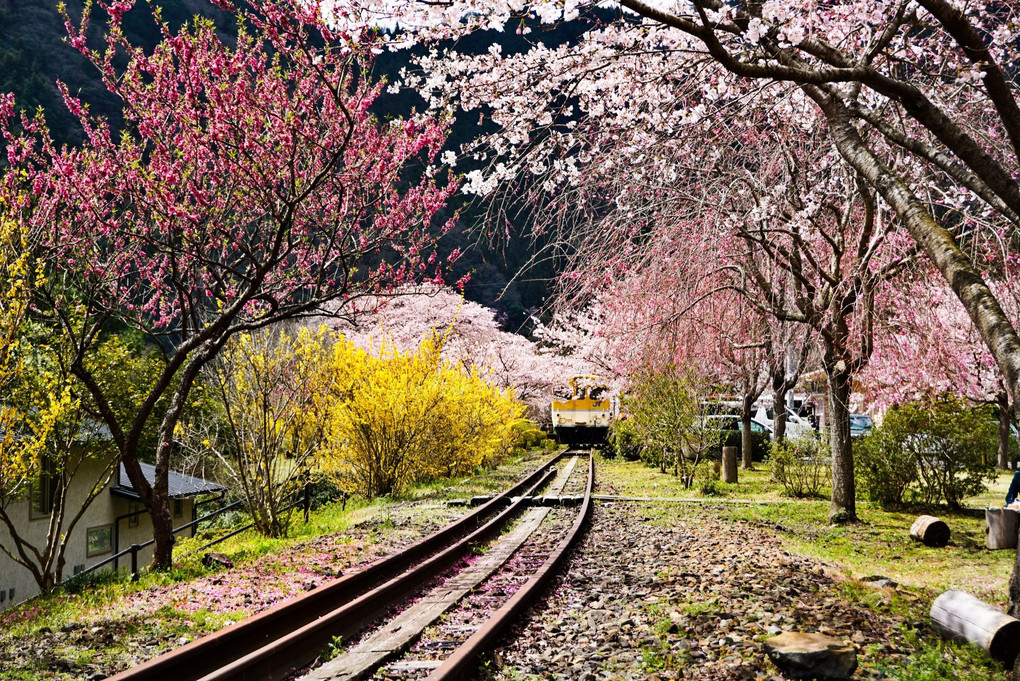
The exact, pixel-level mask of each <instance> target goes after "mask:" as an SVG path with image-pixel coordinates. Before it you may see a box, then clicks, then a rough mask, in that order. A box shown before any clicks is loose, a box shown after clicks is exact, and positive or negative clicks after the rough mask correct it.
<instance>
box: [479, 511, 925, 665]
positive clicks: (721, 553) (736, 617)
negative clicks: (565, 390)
mask: <svg viewBox="0 0 1020 681" xmlns="http://www.w3.org/2000/svg"><path fill="white" fill-rule="evenodd" d="M692 513H695V514H696V513H697V511H691V510H690V508H689V507H687V509H686V510H681V508H680V507H679V506H672V507H670V506H668V505H663V504H657V505H656V507H655V509H651V508H650V507H649V506H648V505H644V504H622V503H621V504H614V503H602V504H600V505H599V506H598V507H597V508H596V510H595V517H594V523H593V527H592V529H591V530H590V531H589V533H588V535H587V537H586V538H585V540H584V542H583V544H582V546H581V547H580V548H579V550H578V551H577V553H576V554H575V555H574V556H573V557H572V559H571V561H570V569H569V571H568V573H567V575H566V576H565V577H561V578H559V580H558V581H557V583H556V585H555V586H554V588H553V590H552V591H551V592H550V594H549V595H548V596H547V597H546V598H545V599H543V600H542V601H541V602H540V603H539V604H538V605H537V606H536V607H535V608H533V609H532V611H531V614H530V615H529V619H528V620H527V622H525V623H523V624H522V625H521V626H520V627H518V629H517V631H516V632H515V637H514V639H513V640H511V641H509V642H508V643H506V644H505V646H504V647H503V648H501V649H499V650H498V651H497V652H496V653H495V655H494V659H493V660H492V661H491V662H490V665H489V668H490V669H492V668H495V669H496V671H495V672H489V677H490V678H493V679H500V680H503V679H506V680H508V681H509V680H511V679H522V678H542V679H572V680H575V679H577V680H581V681H590V680H593V679H679V678H683V679H769V680H772V679H783V678H784V677H783V676H782V675H781V674H780V673H779V671H778V670H777V669H776V668H775V667H774V666H772V664H771V663H770V662H768V661H767V660H766V656H765V654H764V652H763V650H762V641H763V640H764V639H765V638H767V637H769V636H773V635H776V634H779V633H782V632H784V631H802V632H818V633H823V634H828V635H830V636H834V637H837V638H841V639H845V640H846V641H848V642H850V643H851V644H852V645H853V646H854V647H855V648H856V650H857V652H858V655H859V656H860V659H861V668H862V670H861V671H858V676H860V677H861V678H867V677H869V676H870V677H874V678H881V674H880V672H877V671H875V670H873V669H872V670H871V671H868V668H869V666H871V665H869V661H872V660H873V658H874V657H875V656H876V655H881V657H882V661H883V664H886V665H890V664H891V665H896V663H897V661H898V660H900V659H901V658H902V653H901V652H900V651H901V649H902V647H903V645H904V644H903V641H902V637H903V634H902V631H903V629H902V628H901V625H902V624H904V622H903V621H902V620H900V619H898V618H896V617H893V616H887V615H880V614H876V613H875V612H874V611H873V610H871V609H869V608H868V607H866V606H865V605H863V604H858V603H852V602H848V599H847V598H846V597H845V596H843V595H841V593H840V583H841V582H840V581H839V580H838V579H837V578H835V577H834V576H832V575H830V573H829V571H828V570H827V569H826V568H825V567H824V566H822V565H821V564H818V563H816V562H814V561H811V560H809V559H806V558H803V557H799V556H796V555H793V554H791V553H789V552H788V551H785V550H784V549H783V548H782V546H781V545H780V543H779V541H778V539H777V538H776V537H775V536H774V535H772V534H771V533H770V532H768V530H765V529H761V528H757V527H752V526H750V525H749V524H747V523H745V522H740V521H735V522H731V521H724V520H720V519H718V518H716V517H714V516H713V514H711V513H705V514H703V515H692ZM671 516H675V519H674V517H671ZM906 624H907V625H908V626H909V625H910V623H906ZM914 624H915V625H918V626H923V625H921V623H919V622H918V623H914Z"/></svg>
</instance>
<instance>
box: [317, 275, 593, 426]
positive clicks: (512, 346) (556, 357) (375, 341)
mask: <svg viewBox="0 0 1020 681" xmlns="http://www.w3.org/2000/svg"><path fill="white" fill-rule="evenodd" d="M360 305H361V309H363V310H364V312H365V313H364V314H362V315H359V316H358V317H356V318H355V319H353V320H344V319H338V320H336V321H334V322H332V327H333V328H334V329H335V330H337V331H339V332H341V333H343V334H344V336H345V337H346V338H347V339H348V340H349V341H351V342H352V343H354V344H355V345H357V346H359V347H361V348H363V349H365V350H368V351H370V352H374V353H378V352H379V350H380V348H382V347H383V346H391V347H392V348H393V349H394V350H396V351H398V352H409V351H412V350H415V349H416V348H417V347H418V346H419V345H420V344H421V342H422V340H423V339H425V338H427V337H428V336H430V335H431V334H432V333H433V332H437V333H439V334H440V336H441V337H442V338H443V343H442V353H443V359H444V360H445V361H447V362H453V363H457V364H459V365H461V366H462V367H463V368H464V369H465V370H467V371H470V370H472V369H477V370H478V371H480V372H481V375H482V376H483V377H484V378H485V379H486V380H487V381H488V382H489V383H491V384H492V385H494V386H495V387H497V388H500V389H512V390H514V392H515V393H516V395H517V397H518V399H520V400H521V401H522V402H524V403H525V404H527V405H528V407H529V416H530V417H531V418H533V419H535V420H538V421H547V420H548V418H549V413H548V412H549V400H550V398H551V395H552V391H553V389H554V388H556V387H558V386H562V385H566V383H567V380H568V379H569V378H570V377H571V376H573V375H577V374H589V373H592V372H593V371H594V370H596V367H593V366H592V364H591V363H590V362H588V361H586V360H585V358H584V357H583V355H582V353H581V352H580V351H578V349H577V348H573V347H567V348H564V347H562V346H560V345H557V344H555V343H554V342H546V343H543V344H540V343H536V342H534V341H531V340H529V339H527V338H525V337H524V336H522V335H520V334H517V333H511V332H509V331H505V330H503V329H502V328H500V324H499V321H498V320H497V316H496V311H495V310H492V309H490V308H487V307H485V306H483V305H480V304H478V303H475V302H472V301H468V300H465V299H464V298H463V297H462V296H461V295H460V294H458V293H457V292H455V291H453V290H451V289H449V288H442V287H438V286H435V285H426V286H423V287H415V288H405V289H403V290H402V291H401V295H398V296H395V297H392V298H387V299H384V300H380V299H366V300H364V301H362V302H361V303H360ZM561 332H563V330H561Z"/></svg>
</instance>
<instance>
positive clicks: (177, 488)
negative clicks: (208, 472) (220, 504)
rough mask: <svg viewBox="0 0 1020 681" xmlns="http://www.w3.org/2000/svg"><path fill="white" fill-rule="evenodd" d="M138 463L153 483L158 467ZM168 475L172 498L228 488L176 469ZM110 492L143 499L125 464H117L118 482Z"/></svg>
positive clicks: (195, 495) (146, 478) (150, 482)
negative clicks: (129, 476)
mask: <svg viewBox="0 0 1020 681" xmlns="http://www.w3.org/2000/svg"><path fill="white" fill-rule="evenodd" d="M138 465H139V466H141V467H142V474H143V475H144V476H145V480H146V481H147V482H148V483H149V484H150V485H151V484H152V482H153V480H155V479H156V467H155V466H153V465H152V464H150V463H139V464H138ZM167 477H168V482H169V483H170V487H169V496H170V498H171V499H185V498H187V497H197V496H199V495H200V494H213V493H215V492H222V491H223V490H225V489H226V488H225V487H223V485H218V484H216V483H215V482H210V481H209V480H203V479H202V478H196V477H194V476H191V475H185V474H184V473H178V472H176V471H170V472H169V473H168V474H167ZM110 493H111V494H116V495H117V496H119V497H126V498H128V499H134V500H136V501H137V500H139V499H141V497H139V496H138V492H136V491H135V488H134V487H133V486H132V485H131V480H130V479H129V478H128V475H127V471H126V470H124V464H118V465H117V483H116V484H115V485H113V486H112V487H111V488H110Z"/></svg>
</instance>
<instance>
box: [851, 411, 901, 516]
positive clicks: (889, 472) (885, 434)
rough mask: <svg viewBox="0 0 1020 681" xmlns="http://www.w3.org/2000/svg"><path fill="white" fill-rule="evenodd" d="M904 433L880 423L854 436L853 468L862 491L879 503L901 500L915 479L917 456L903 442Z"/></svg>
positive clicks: (885, 504) (884, 504) (897, 502)
mask: <svg viewBox="0 0 1020 681" xmlns="http://www.w3.org/2000/svg"><path fill="white" fill-rule="evenodd" d="M904 437H905V434H904V433H903V432H902V431H900V430H897V429H892V428H884V427H879V428H875V429H874V430H872V431H871V432H870V433H868V434H867V435H865V436H864V437H861V438H858V439H856V440H854V443H853V451H854V471H855V473H856V475H857V479H858V480H859V481H860V483H861V487H860V489H861V491H863V492H865V493H866V494H867V495H868V498H869V499H870V500H871V501H874V502H877V503H879V504H881V505H882V506H890V505H895V504H902V503H903V500H904V494H905V493H906V492H907V489H908V488H909V487H910V486H911V485H912V484H913V483H915V482H916V481H917V458H916V457H915V456H914V455H913V454H912V453H911V452H910V450H909V449H908V448H907V447H905V446H904V444H903V438H904Z"/></svg>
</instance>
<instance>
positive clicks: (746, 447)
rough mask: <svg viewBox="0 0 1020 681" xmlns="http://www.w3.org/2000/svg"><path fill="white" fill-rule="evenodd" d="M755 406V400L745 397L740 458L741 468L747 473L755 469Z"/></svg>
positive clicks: (742, 406)
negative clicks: (753, 420)
mask: <svg viewBox="0 0 1020 681" xmlns="http://www.w3.org/2000/svg"><path fill="white" fill-rule="evenodd" d="M753 406H754V398H753V397H752V396H751V395H744V399H743V404H742V405H741V410H740V457H741V466H742V467H743V469H744V470H745V471H749V470H752V469H753V468H754V459H753V458H752V456H751V454H752V452H751V448H752V443H751V407H753Z"/></svg>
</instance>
